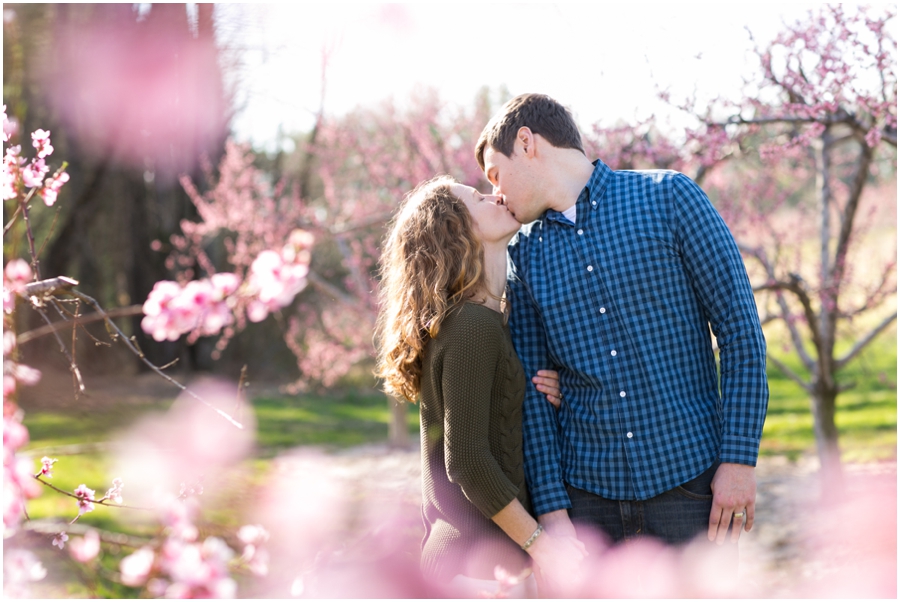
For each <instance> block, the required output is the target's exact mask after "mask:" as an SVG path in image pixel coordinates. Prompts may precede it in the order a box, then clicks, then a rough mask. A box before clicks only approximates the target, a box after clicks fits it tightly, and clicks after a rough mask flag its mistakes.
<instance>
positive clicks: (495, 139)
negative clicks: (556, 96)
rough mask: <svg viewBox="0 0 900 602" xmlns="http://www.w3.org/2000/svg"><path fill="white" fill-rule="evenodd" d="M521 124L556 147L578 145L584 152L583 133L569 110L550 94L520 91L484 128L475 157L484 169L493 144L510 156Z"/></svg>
mask: <svg viewBox="0 0 900 602" xmlns="http://www.w3.org/2000/svg"><path fill="white" fill-rule="evenodd" d="M521 127H527V128H530V129H531V132H532V133H533V134H539V135H540V136H542V137H543V138H544V139H545V140H547V142H549V143H550V144H552V145H553V146H555V147H556V148H574V149H576V150H579V151H581V152H582V153H584V146H583V145H582V144H581V134H580V133H579V132H578V126H576V125H575V119H574V118H573V117H572V113H571V112H570V111H569V109H567V108H566V107H564V106H562V105H561V104H559V103H558V102H556V101H555V100H553V99H552V98H550V97H549V96H547V95H546V94H520V95H519V96H516V97H515V98H513V99H512V100H510V101H509V102H507V103H506V104H505V105H503V107H502V108H501V109H500V112H499V113H497V114H496V115H494V117H493V118H492V119H491V120H490V121H489V122H488V124H487V125H486V126H484V130H482V131H481V136H480V137H479V138H478V144H476V145H475V160H476V161H478V166H479V167H480V168H481V170H482V171H484V151H485V149H487V148H488V147H490V148H492V149H494V150H495V151H496V152H498V153H503V155H505V156H506V157H509V156H510V155H512V152H513V147H514V146H515V143H516V134H517V133H518V132H519V128H521Z"/></svg>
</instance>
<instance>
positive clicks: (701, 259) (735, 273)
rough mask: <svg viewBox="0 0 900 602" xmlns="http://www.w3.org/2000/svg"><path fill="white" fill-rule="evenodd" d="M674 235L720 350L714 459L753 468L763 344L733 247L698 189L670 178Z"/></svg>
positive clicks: (760, 416)
mask: <svg viewBox="0 0 900 602" xmlns="http://www.w3.org/2000/svg"><path fill="white" fill-rule="evenodd" d="M673 186H674V201H675V205H674V221H675V236H676V240H677V241H678V244H679V245H680V247H681V253H682V258H683V261H684V265H685V268H686V269H687V272H688V274H689V275H690V278H691V280H692V282H693V285H694V289H695V291H696V293H697V296H698V299H699V300H700V303H701V304H702V306H703V308H704V311H705V312H706V315H707V318H708V320H709V324H710V328H711V329H712V332H713V334H714V335H715V337H716V342H717V343H718V346H719V364H720V373H721V382H720V387H721V392H722V401H723V409H724V414H725V426H724V433H723V438H722V448H721V450H720V453H719V459H720V460H721V461H722V462H731V463H735V464H746V465H750V466H755V465H756V460H757V456H758V454H759V442H760V439H761V437H762V428H763V423H764V422H765V418H766V409H767V407H768V401H769V387H768V382H767V380H766V341H765V338H764V337H763V333H762V327H761V326H760V323H759V314H758V311H757V308H756V301H755V299H754V297H753V289H752V288H751V286H750V280H749V278H748V277H747V271H746V269H745V268H744V262H743V260H742V259H741V254H740V251H739V250H738V247H737V244H736V243H735V241H734V238H733V237H732V235H731V232H730V231H729V230H728V226H727V225H726V224H725V221H724V220H723V219H722V217H721V216H720V215H719V213H718V212H717V211H716V209H715V207H713V205H712V203H710V201H709V198H708V197H707V196H706V194H705V193H704V192H703V190H702V189H701V188H700V187H699V186H698V185H697V184H696V183H695V182H694V181H693V180H691V179H690V178H688V177H687V176H685V175H683V174H678V175H677V176H675V179H674V183H673Z"/></svg>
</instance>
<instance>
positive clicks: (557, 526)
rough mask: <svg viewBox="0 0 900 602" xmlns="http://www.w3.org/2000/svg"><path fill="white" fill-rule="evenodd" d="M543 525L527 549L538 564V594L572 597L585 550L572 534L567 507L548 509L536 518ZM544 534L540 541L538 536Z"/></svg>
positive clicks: (536, 575) (572, 529) (572, 526)
mask: <svg viewBox="0 0 900 602" xmlns="http://www.w3.org/2000/svg"><path fill="white" fill-rule="evenodd" d="M538 522H539V523H541V524H542V525H543V526H544V533H543V534H542V535H541V536H540V537H538V538H537V540H536V541H535V542H534V545H533V546H532V548H535V547H538V544H543V545H542V546H541V547H538V549H537V550H529V552H530V553H531V556H532V558H533V559H534V561H535V563H536V564H537V569H538V570H537V571H536V574H535V577H537V580H538V591H539V592H540V594H541V597H550V598H555V597H564V598H568V597H570V596H571V592H572V585H573V583H578V582H579V581H580V579H581V578H582V577H583V575H581V574H580V572H579V571H580V568H581V564H582V562H583V561H584V559H585V557H586V556H587V549H586V548H585V546H584V544H583V543H582V542H581V541H579V540H578V538H577V537H576V535H575V526H574V525H573V524H572V520H571V519H570V518H569V513H568V512H567V511H566V510H556V511H554V512H548V513H547V514H542V515H540V516H539V517H538ZM544 537H546V539H545V541H543V542H541V538H544Z"/></svg>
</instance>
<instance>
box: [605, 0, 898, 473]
mask: <svg viewBox="0 0 900 602" xmlns="http://www.w3.org/2000/svg"><path fill="white" fill-rule="evenodd" d="M894 18H895V13H894V12H893V10H891V9H879V10H878V11H876V10H874V9H859V10H856V11H854V12H850V11H849V9H844V8H843V7H842V6H840V5H837V6H827V7H822V8H820V9H817V10H816V11H814V12H813V11H811V12H810V13H809V14H808V17H807V18H806V19H805V20H801V21H798V22H796V23H794V24H792V25H787V26H785V29H784V30H783V31H782V32H781V33H780V34H779V35H778V36H777V37H776V38H775V39H774V40H773V41H771V42H770V43H768V44H764V45H762V46H759V47H758V48H757V50H756V54H757V55H758V57H759V60H760V72H759V77H758V78H757V79H755V80H751V81H748V82H747V83H746V90H745V96H744V98H743V100H741V101H739V102H733V101H725V100H721V99H720V100H717V101H715V102H712V103H709V104H706V105H705V106H704V108H703V109H702V110H698V108H697V105H696V104H695V103H693V102H691V101H687V102H685V103H683V104H682V105H680V106H681V108H683V109H685V110H687V111H689V112H691V113H692V114H693V115H695V116H696V117H697V120H698V123H699V125H698V126H697V127H694V128H691V129H689V130H688V131H687V132H686V134H685V136H684V140H683V141H679V142H678V143H677V144H676V143H674V142H673V141H672V139H670V138H667V137H666V136H665V135H661V134H660V133H659V131H658V130H657V129H656V126H655V124H654V122H653V120H649V121H648V122H646V123H642V124H637V125H636V126H632V128H631V129H629V128H628V127H627V126H622V127H614V128H595V130H594V132H593V136H592V141H591V143H590V144H593V145H594V146H595V147H596V148H597V149H598V150H599V152H600V156H604V153H605V154H606V155H608V156H610V157H611V161H612V163H613V164H614V165H615V166H617V167H621V168H633V167H661V168H671V169H677V170H680V171H685V172H686V173H688V174H689V175H691V176H693V177H694V178H695V179H696V180H698V181H702V183H703V185H704V188H705V189H706V190H707V192H708V193H709V194H710V197H711V198H712V199H713V201H714V202H715V203H716V205H717V208H718V209H719V211H720V212H721V213H722V214H723V217H724V218H725V219H726V221H727V222H728V224H729V226H730V228H731V230H732V232H733V233H734V234H735V237H736V238H737V240H738V243H739V246H740V248H741V250H742V252H743V254H744V256H745V259H746V261H747V267H748V272H749V274H750V276H751V280H752V282H753V283H754V290H755V291H756V293H757V301H758V304H759V309H760V314H761V319H762V321H763V323H764V324H765V323H770V322H778V323H781V324H783V325H784V327H785V328H786V331H787V336H788V341H789V342H788V343H787V345H788V346H789V348H790V349H792V350H793V353H795V354H796V356H797V357H798V358H799V361H800V364H801V366H802V371H799V372H798V371H797V370H795V369H793V368H792V367H790V366H789V365H788V363H786V362H785V361H782V360H781V359H780V358H779V354H777V353H773V352H772V345H771V342H770V351H769V354H768V359H769V361H770V362H771V363H772V364H774V365H775V366H777V367H778V368H779V369H780V370H781V371H782V372H784V374H786V375H787V376H788V377H789V378H791V379H792V380H794V381H795V382H797V383H798V384H799V385H800V386H801V387H803V389H804V390H805V391H806V392H807V393H808V394H809V396H810V400H811V408H812V413H813V417H814V425H815V427H814V428H815V435H816V442H817V447H818V455H819V458H820V460H821V464H822V467H823V471H824V473H825V474H826V475H830V476H833V477H837V476H838V475H839V474H840V452H839V447H838V430H837V428H836V426H835V410H836V400H837V398H838V395H839V394H840V393H841V391H845V390H847V389H848V388H850V387H852V386H853V383H850V382H842V378H841V376H840V371H841V370H842V369H844V368H845V367H846V366H847V365H848V364H849V363H850V362H852V361H853V360H854V359H856V358H857V357H858V356H859V354H860V353H861V352H862V351H863V350H864V349H865V348H866V347H867V346H868V345H869V344H870V343H871V342H872V341H873V340H875V339H876V337H878V335H879V334H881V333H882V332H884V331H885V330H886V329H887V328H889V327H890V326H891V325H892V324H893V323H895V321H896V318H897V313H896V311H895V308H892V307H891V303H890V301H891V300H892V299H895V298H896V249H895V250H894V252H893V253H887V254H882V255H878V254H877V253H875V252H874V249H872V248H870V247H867V245H866V243H867V239H866V237H865V235H866V233H868V232H871V231H872V229H873V228H874V227H876V226H877V225H879V224H878V223H877V222H878V220H884V218H885V217H887V218H888V220H889V223H893V221H894V220H895V215H896V213H895V212H896V201H895V196H896V146H897V78H896V50H897V42H896V40H895V39H894V38H893V37H892V35H891V32H890V28H889V24H890V23H891V22H892V20H893V19H894ZM662 96H663V98H664V99H666V100H669V98H668V95H667V94H666V93H663V94H662ZM810 241H816V242H815V245H814V246H815V248H816V251H815V252H810V251H809V247H810ZM862 325H866V326H865V327H862ZM841 338H845V339H847V338H849V339H852V341H853V343H852V345H851V346H850V348H849V349H845V350H844V349H840V348H839V345H838V344H839V339H841Z"/></svg>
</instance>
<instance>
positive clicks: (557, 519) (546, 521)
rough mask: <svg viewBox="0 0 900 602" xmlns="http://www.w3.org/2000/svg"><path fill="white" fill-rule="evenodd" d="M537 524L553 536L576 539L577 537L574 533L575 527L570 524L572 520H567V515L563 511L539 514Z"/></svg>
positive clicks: (566, 512)
mask: <svg viewBox="0 0 900 602" xmlns="http://www.w3.org/2000/svg"><path fill="white" fill-rule="evenodd" d="M538 522H539V523H541V524H542V525H544V529H546V530H547V531H549V532H550V533H552V534H553V535H557V536H563V537H574V538H575V539H578V535H577V534H576V533H575V525H573V524H572V519H570V518H569V513H568V511H566V510H565V509H563V510H554V511H553V512H548V513H547V514H541V515H540V516H539V517H538Z"/></svg>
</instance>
